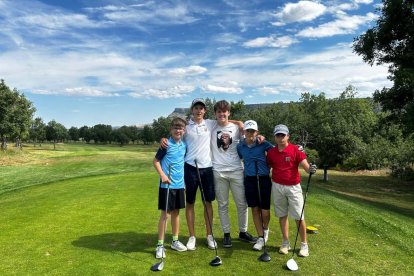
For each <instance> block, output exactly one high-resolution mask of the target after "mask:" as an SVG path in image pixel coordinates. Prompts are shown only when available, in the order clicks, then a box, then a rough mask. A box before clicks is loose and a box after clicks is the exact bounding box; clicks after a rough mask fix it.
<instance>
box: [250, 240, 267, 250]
mask: <svg viewBox="0 0 414 276" xmlns="http://www.w3.org/2000/svg"><path fill="white" fill-rule="evenodd" d="M263 246H264V239H263V238H262V237H259V238H258V239H257V242H256V243H255V244H254V245H253V250H256V251H261V250H262V248H263Z"/></svg>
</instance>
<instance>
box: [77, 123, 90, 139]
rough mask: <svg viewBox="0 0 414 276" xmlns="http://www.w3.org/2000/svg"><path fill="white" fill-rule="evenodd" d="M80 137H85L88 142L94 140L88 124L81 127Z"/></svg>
mask: <svg viewBox="0 0 414 276" xmlns="http://www.w3.org/2000/svg"><path fill="white" fill-rule="evenodd" d="M79 138H81V139H83V140H84V141H85V142H86V143H89V142H90V141H91V140H92V132H91V129H90V128H89V127H88V126H83V127H81V128H79Z"/></svg>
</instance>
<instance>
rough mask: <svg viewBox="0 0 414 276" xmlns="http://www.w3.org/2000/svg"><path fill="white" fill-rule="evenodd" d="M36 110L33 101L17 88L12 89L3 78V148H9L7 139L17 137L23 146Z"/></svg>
mask: <svg viewBox="0 0 414 276" xmlns="http://www.w3.org/2000/svg"><path fill="white" fill-rule="evenodd" d="M35 111H36V109H35V108H34V106H33V104H32V102H30V101H29V100H28V99H26V97H25V96H24V95H23V94H21V93H19V91H17V90H16V89H13V90H11V89H10V88H9V87H8V86H7V85H6V84H5V83H4V80H1V82H0V138H1V140H2V142H1V148H2V149H3V150H5V149H7V139H16V146H17V147H19V148H21V139H23V138H25V137H26V136H28V134H29V129H30V126H31V123H32V118H33V114H34V112H35Z"/></svg>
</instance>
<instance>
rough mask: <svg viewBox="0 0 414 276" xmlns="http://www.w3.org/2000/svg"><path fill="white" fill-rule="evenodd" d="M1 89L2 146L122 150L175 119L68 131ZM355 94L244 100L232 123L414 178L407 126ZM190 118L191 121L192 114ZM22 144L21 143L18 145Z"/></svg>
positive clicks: (352, 165) (234, 108) (351, 165)
mask: <svg viewBox="0 0 414 276" xmlns="http://www.w3.org/2000/svg"><path fill="white" fill-rule="evenodd" d="M0 89H1V90H0V93H1V94H0V95H1V97H0V99H1V101H0V110H1V111H2V112H1V113H0V114H2V116H1V117H0V119H1V128H0V135H1V138H2V141H3V144H4V143H5V141H7V140H8V139H9V140H11V141H21V140H24V141H27V142H31V143H34V144H35V145H37V144H38V145H41V144H42V143H44V142H45V141H49V142H52V143H53V144H54V145H55V144H56V143H57V142H65V141H76V142H84V143H97V144H108V143H115V144H119V145H120V146H123V145H127V144H130V143H132V144H135V143H137V144H138V143H143V144H152V143H154V142H157V141H159V140H160V139H161V138H162V137H167V136H168V135H169V127H170V122H171V118H168V117H167V118H166V117H160V118H158V119H154V120H153V122H152V124H148V125H145V126H144V127H143V128H138V127H137V126H122V127H119V128H114V127H112V126H111V125H105V124H97V125H94V126H92V127H88V126H83V127H80V128H77V127H71V128H69V129H67V128H66V127H65V126H64V125H62V124H60V123H58V122H56V121H55V120H52V121H50V122H48V123H47V124H46V123H44V122H43V120H42V119H41V118H34V119H32V118H31V116H32V115H33V112H34V110H35V108H34V107H33V105H32V103H31V102H30V101H28V100H27V99H26V98H25V97H24V95H23V94H20V93H19V92H18V91H17V90H16V89H14V90H10V89H9V88H8V87H7V86H6V85H5V84H4V81H2V82H1V86H0ZM6 92H7V93H6ZM7 95H9V96H7ZM356 95H357V90H356V89H355V88H354V87H353V86H351V85H350V86H348V87H346V88H345V90H344V91H343V92H342V93H341V94H340V95H339V97H337V98H332V99H328V98H326V96H325V94H324V93H320V94H319V95H313V94H310V93H303V94H302V96H301V98H300V100H299V101H298V102H289V103H282V102H279V103H273V104H266V105H263V106H260V105H257V106H254V107H253V108H249V107H248V106H247V105H245V104H244V102H243V101H239V102H231V119H235V120H240V121H246V120H249V119H253V120H255V121H257V123H258V125H259V131H260V133H261V134H262V135H264V136H265V137H266V138H267V139H268V140H269V141H270V142H274V138H273V128H274V126H275V125H277V124H281V123H282V124H285V125H287V126H288V127H289V129H290V132H291V138H290V139H291V141H292V142H293V143H296V144H300V145H302V146H303V147H304V148H305V150H306V153H307V154H308V157H309V159H310V160H311V161H314V162H316V163H317V164H319V165H320V166H322V165H327V166H329V167H338V168H340V169H346V170H351V169H352V170H360V169H366V170H374V169H381V168H390V169H391V171H392V173H393V175H396V176H400V177H404V178H410V177H413V176H414V173H413V162H414V142H413V141H414V134H413V133H409V132H407V128H406V127H405V126H404V125H403V124H401V123H400V124H398V123H396V122H395V121H393V120H390V119H389V111H384V110H382V108H381V106H380V104H378V103H377V102H375V101H374V100H373V99H372V98H357V97H356ZM11 99H12V100H14V103H13V101H12V100H11ZM215 102H216V100H215V99H208V98H207V99H206V107H207V112H206V118H208V119H215V116H214V112H213V107H214V104H215ZM6 114H7V115H6ZM10 114H13V116H10ZM186 116H187V117H188V118H189V116H190V111H188V113H187V114H186ZM6 144H7V143H6ZM20 145H21V143H16V146H20ZM3 149H5V147H3Z"/></svg>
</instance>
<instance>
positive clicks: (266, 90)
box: [257, 86, 280, 95]
mask: <svg viewBox="0 0 414 276" xmlns="http://www.w3.org/2000/svg"><path fill="white" fill-rule="evenodd" d="M257 91H258V92H259V93H260V94H262V95H278V94H280V91H279V89H278V88H277V87H268V86H264V87H260V88H258V89H257Z"/></svg>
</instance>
